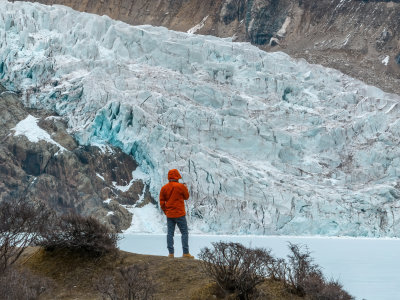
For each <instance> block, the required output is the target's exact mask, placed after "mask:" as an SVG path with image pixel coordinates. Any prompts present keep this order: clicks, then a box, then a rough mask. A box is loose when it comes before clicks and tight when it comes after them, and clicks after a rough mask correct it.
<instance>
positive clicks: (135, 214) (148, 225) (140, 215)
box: [122, 203, 166, 234]
mask: <svg viewBox="0 0 400 300" xmlns="http://www.w3.org/2000/svg"><path fill="white" fill-rule="evenodd" d="M122 206H123V207H125V208H126V209H127V210H128V211H129V212H130V213H131V214H132V224H131V226H130V227H129V228H128V229H127V230H125V231H123V234H130V233H164V232H165V227H166V219H165V216H164V215H161V214H160V210H159V209H158V208H157V207H156V206H155V205H153V204H151V203H149V204H147V205H145V206H143V207H141V208H138V207H132V206H129V205H122Z"/></svg>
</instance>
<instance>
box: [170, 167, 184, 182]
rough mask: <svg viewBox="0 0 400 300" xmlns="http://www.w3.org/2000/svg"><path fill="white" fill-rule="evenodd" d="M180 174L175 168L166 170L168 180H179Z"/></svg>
mask: <svg viewBox="0 0 400 300" xmlns="http://www.w3.org/2000/svg"><path fill="white" fill-rule="evenodd" d="M181 178H182V176H181V174H180V173H179V171H178V170H177V169H172V170H169V172H168V180H179V179H181Z"/></svg>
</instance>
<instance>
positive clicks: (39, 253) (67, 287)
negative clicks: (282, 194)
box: [20, 248, 302, 300]
mask: <svg viewBox="0 0 400 300" xmlns="http://www.w3.org/2000/svg"><path fill="white" fill-rule="evenodd" d="M20 261H21V262H22V263H23V267H25V268H29V269H30V270H31V271H32V272H33V273H35V274H38V275H41V276H44V277H46V278H48V279H50V281H51V282H52V283H53V288H52V289H49V290H48V291H47V292H45V293H44V294H43V295H42V296H41V297H40V299H43V300H50V299H82V300H83V299H85V300H97V299H102V298H101V294H100V293H99V292H97V291H96V289H95V288H94V283H95V282H96V280H98V278H99V277H101V276H104V275H106V274H111V273H112V272H114V271H116V270H118V268H121V267H124V266H129V265H132V264H146V265H147V266H148V268H149V273H150V276H151V280H152V282H153V283H154V285H155V295H154V299H156V300H206V299H224V297H225V295H224V294H223V293H222V292H221V291H220V290H219V289H218V288H217V286H216V285H215V284H214V283H213V282H212V280H211V279H210V278H208V277H207V276H206V275H205V274H204V273H203V272H202V271H201V268H200V262H199V261H198V260H191V259H182V258H175V259H170V258H168V257H162V256H151V255H140V254H134V253H129V252H123V251H120V253H119V256H118V257H113V256H109V257H104V258H101V259H97V260H96V259H88V258H87V257H86V258H85V257H82V256H79V255H71V254H67V253H64V252H56V253H46V252H44V251H43V250H40V249H39V248H29V249H28V250H27V251H26V252H25V253H24V256H23V257H22V258H21V259H20ZM260 288H261V289H262V290H264V291H265V292H266V293H267V295H269V297H270V299H274V300H297V299H302V298H299V297H297V296H294V295H292V294H289V293H287V292H286V291H285V289H284V288H283V286H282V284H281V283H279V282H276V281H266V282H265V283H263V284H261V285H260ZM214 295H215V296H214ZM225 299H228V298H225Z"/></svg>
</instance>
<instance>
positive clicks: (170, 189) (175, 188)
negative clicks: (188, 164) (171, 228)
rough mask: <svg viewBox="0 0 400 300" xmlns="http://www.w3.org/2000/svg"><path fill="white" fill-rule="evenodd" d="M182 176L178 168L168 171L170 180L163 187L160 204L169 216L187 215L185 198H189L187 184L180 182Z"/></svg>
mask: <svg viewBox="0 0 400 300" xmlns="http://www.w3.org/2000/svg"><path fill="white" fill-rule="evenodd" d="M180 178H182V176H181V174H179V171H178V170H177V169H172V170H170V171H169V172H168V180H169V182H168V183H167V184H166V185H164V186H163V187H162V188H161V191H160V206H161V209H162V210H163V211H164V213H165V214H166V216H167V217H168V218H179V217H183V216H185V215H186V211H185V200H187V199H189V191H188V189H187V187H186V185H184V184H182V183H179V182H178V180H179V179H180Z"/></svg>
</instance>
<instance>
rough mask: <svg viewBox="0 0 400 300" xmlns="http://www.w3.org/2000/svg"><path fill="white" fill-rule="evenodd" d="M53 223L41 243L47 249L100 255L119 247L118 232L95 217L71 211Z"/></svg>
mask: <svg viewBox="0 0 400 300" xmlns="http://www.w3.org/2000/svg"><path fill="white" fill-rule="evenodd" d="M53 223H54V224H53V226H52V227H51V228H50V229H49V230H48V231H47V232H45V234H43V235H42V240H41V241H40V243H39V245H41V246H43V247H44V248H45V249H46V250H50V251H51V250H55V249H65V250H69V251H81V252H83V253H87V254H90V255H91V256H97V257H98V256H101V255H103V254H106V253H111V252H115V251H116V249H117V242H118V234H117V233H113V232H111V231H110V229H109V228H108V227H107V226H105V225H103V224H101V223H100V222H99V221H97V220H96V219H95V218H93V217H84V216H80V215H78V214H75V213H69V214H66V215H63V216H61V217H59V218H58V219H57V220H56V221H54V222H53Z"/></svg>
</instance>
